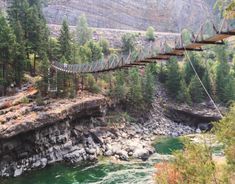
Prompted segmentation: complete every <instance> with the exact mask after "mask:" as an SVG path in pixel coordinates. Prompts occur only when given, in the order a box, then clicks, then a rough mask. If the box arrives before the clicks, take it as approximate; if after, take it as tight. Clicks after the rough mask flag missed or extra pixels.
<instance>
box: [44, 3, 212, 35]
mask: <svg viewBox="0 0 235 184" xmlns="http://www.w3.org/2000/svg"><path fill="white" fill-rule="evenodd" d="M214 2H215V0H139V1H136V0H112V1H110V0H86V1H83V0H68V1H67V0H66V1H65V0H51V1H49V2H48V3H47V4H46V6H45V8H44V14H45V16H46V18H47V20H48V23H53V24H61V22H62V20H63V19H64V18H66V19H68V21H69V23H70V24H71V25H75V24H76V21H77V17H78V16H79V15H81V14H82V13H84V14H86V16H87V18H88V21H89V25H90V26H92V27H99V28H113V29H138V30H146V28H147V27H148V26H154V27H155V28H156V30H157V31H162V32H164V31H173V32H178V31H179V30H180V29H182V28H184V27H192V28H197V27H198V26H199V24H200V23H201V22H202V21H204V20H205V19H206V18H207V17H211V16H212V7H213V6H212V5H213V3H214Z"/></svg>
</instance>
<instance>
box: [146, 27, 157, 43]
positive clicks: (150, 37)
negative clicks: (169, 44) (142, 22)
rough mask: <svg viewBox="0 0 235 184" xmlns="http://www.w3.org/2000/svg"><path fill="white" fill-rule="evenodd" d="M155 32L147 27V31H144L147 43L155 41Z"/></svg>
mask: <svg viewBox="0 0 235 184" xmlns="http://www.w3.org/2000/svg"><path fill="white" fill-rule="evenodd" d="M154 32H155V30H154V28H153V27H151V26H150V27H148V29H147V31H146V38H147V40H148V41H155V33H154Z"/></svg>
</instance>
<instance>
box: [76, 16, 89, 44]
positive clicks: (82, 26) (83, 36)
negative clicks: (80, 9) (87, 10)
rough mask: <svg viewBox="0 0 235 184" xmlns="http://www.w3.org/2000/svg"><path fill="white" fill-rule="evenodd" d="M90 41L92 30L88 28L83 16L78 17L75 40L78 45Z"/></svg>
mask: <svg viewBox="0 0 235 184" xmlns="http://www.w3.org/2000/svg"><path fill="white" fill-rule="evenodd" d="M91 39H92V30H91V29H90V28H89V27H88V23H87V19H86V16H85V15H81V16H80V17H79V21H78V25H77V40H78V43H79V44H80V45H84V44H85V43H87V42H88V41H90V40H91Z"/></svg>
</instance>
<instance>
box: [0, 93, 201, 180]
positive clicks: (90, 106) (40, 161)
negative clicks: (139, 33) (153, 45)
mask: <svg viewBox="0 0 235 184" xmlns="http://www.w3.org/2000/svg"><path fill="white" fill-rule="evenodd" d="M30 94H31V93H30ZM33 94H34V93H33ZM28 98H29V102H28V103H27V104H25V103H21V102H22V101H20V102H17V103H10V104H13V105H10V106H9V107H8V106H6V105H5V106H4V105H3V106H2V107H3V108H2V110H1V111H0V114H1V115H0V120H1V124H0V176H1V177H9V176H15V177H16V176H19V175H21V174H23V173H24V172H29V171H31V170H35V169H40V168H44V167H46V166H47V165H50V164H53V163H55V162H67V163H70V164H79V163H82V162H84V161H86V162H87V161H88V162H95V161H97V159H98V157H99V156H109V157H112V158H113V159H117V160H125V161H127V160H129V159H132V158H137V159H142V160H146V159H148V157H149V156H150V155H151V154H152V153H154V151H155V150H154V148H153V147H152V146H151V144H152V143H153V141H154V140H155V138H156V136H159V135H168V136H180V135H184V134H191V133H193V132H195V130H196V127H191V126H189V125H186V124H183V123H180V122H178V123H176V122H174V121H173V120H171V119H170V118H169V117H170V116H169V117H168V116H166V113H167V112H168V111H167V110H166V109H165V108H164V106H163V105H164V103H163V102H164V100H165V94H164V91H162V90H160V89H157V92H156V96H155V100H154V103H153V107H152V109H151V111H150V114H149V120H148V121H144V122H143V121H142V122H141V123H140V122H139V123H136V122H129V121H128V120H127V119H126V118H124V117H121V118H119V120H118V121H119V122H118V123H111V124H109V122H110V120H109V118H110V117H109V114H107V112H109V111H110V110H111V109H112V108H111V106H110V101H109V99H107V98H105V97H104V96H102V95H91V94H86V95H84V94H83V95H81V97H78V98H76V99H56V100H55V99H47V100H46V99H45V100H44V103H43V105H41V106H40V105H38V104H36V103H35V102H34V101H35V100H31V98H34V97H33V96H32V97H31V96H30V95H29V96H28ZM13 99H14V98H13ZM11 101H12V98H11ZM4 103H5V104H8V105H9V100H8V101H7V102H6V101H4ZM114 111H115V110H114ZM202 118H203V116H202Z"/></svg>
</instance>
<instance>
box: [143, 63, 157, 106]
mask: <svg viewBox="0 0 235 184" xmlns="http://www.w3.org/2000/svg"><path fill="white" fill-rule="evenodd" d="M142 88H143V97H144V100H146V101H147V103H149V104H150V103H151V102H152V100H153V95H154V77H153V74H152V72H151V67H150V65H149V66H148V67H147V68H146V69H145V76H144V78H143V87H142Z"/></svg>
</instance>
